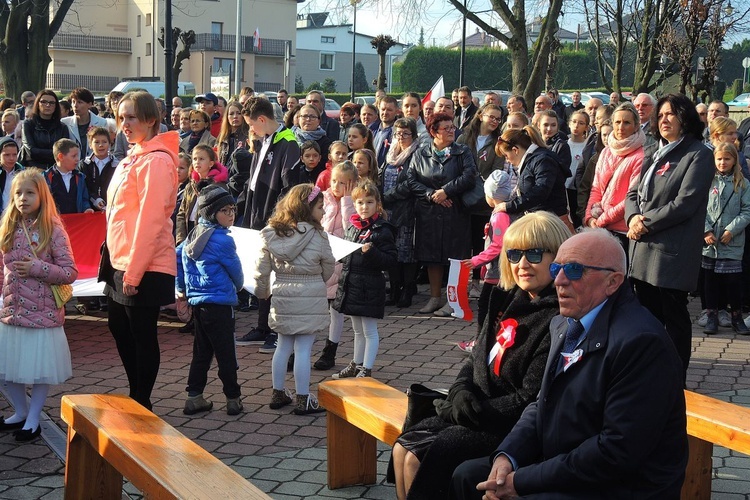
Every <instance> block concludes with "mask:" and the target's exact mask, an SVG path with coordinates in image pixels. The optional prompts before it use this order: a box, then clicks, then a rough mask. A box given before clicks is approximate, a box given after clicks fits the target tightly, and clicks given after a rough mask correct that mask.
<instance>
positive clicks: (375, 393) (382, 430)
mask: <svg viewBox="0 0 750 500" xmlns="http://www.w3.org/2000/svg"><path fill="white" fill-rule="evenodd" d="M318 400H319V401H320V404H321V405H322V406H323V407H324V408H325V409H326V410H327V413H326V420H327V425H328V429H327V443H328V488H330V489H332V490H334V489H336V488H342V487H344V486H351V485H354V484H373V483H375V482H376V480H377V450H376V445H377V442H376V441H382V442H384V443H386V444H387V445H389V446H393V444H394V443H395V442H396V438H397V437H398V436H399V435H400V434H401V426H402V425H403V423H404V419H405V418H406V406H407V401H406V393H404V392H402V391H399V390H398V389H394V388H393V387H390V386H388V385H386V384H384V383H382V382H378V381H377V380H375V379H374V378H371V377H365V378H348V379H341V380H327V381H325V382H321V384H320V385H319V386H318Z"/></svg>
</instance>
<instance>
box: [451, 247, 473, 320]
mask: <svg viewBox="0 0 750 500" xmlns="http://www.w3.org/2000/svg"><path fill="white" fill-rule="evenodd" d="M448 260H449V261H450V263H451V268H450V271H449V272H448V286H447V288H446V290H445V293H446V295H447V296H448V304H450V306H451V309H453V315H452V316H453V317H455V318H459V319H463V320H466V321H471V320H472V319H473V318H474V313H473V312H472V311H471V307H469V277H470V276H471V269H469V268H468V267H466V266H462V265H461V261H460V260H456V259H448Z"/></svg>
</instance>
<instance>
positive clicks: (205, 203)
mask: <svg viewBox="0 0 750 500" xmlns="http://www.w3.org/2000/svg"><path fill="white" fill-rule="evenodd" d="M227 205H234V198H232V195H231V194H229V193H228V192H227V190H226V189H224V188H222V187H221V186H217V185H216V184H209V185H208V186H206V187H204V188H203V189H201V190H200V194H199V195H198V215H200V216H201V217H203V218H204V219H206V220H209V221H212V222H216V212H218V211H219V210H221V209H222V208H224V207H226V206H227Z"/></svg>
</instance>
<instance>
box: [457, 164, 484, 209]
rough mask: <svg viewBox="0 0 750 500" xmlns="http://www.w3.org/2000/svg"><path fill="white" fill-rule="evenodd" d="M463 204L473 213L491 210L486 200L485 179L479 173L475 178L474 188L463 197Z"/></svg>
mask: <svg viewBox="0 0 750 500" xmlns="http://www.w3.org/2000/svg"><path fill="white" fill-rule="evenodd" d="M461 203H463V204H464V206H465V207H466V208H467V209H468V210H470V211H471V212H477V211H485V210H488V209H489V205H487V201H486V200H485V199H484V179H482V176H481V175H479V174H478V173H477V176H476V177H475V178H474V187H473V188H471V189H470V190H468V191H465V192H464V193H463V194H462V195H461Z"/></svg>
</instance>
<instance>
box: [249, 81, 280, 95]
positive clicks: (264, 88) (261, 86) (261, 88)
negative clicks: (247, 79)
mask: <svg viewBox="0 0 750 500" xmlns="http://www.w3.org/2000/svg"><path fill="white" fill-rule="evenodd" d="M283 87H284V86H283V85H282V84H280V83H269V82H255V84H253V90H255V91H256V92H258V93H261V92H276V91H277V90H279V89H280V88H283Z"/></svg>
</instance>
